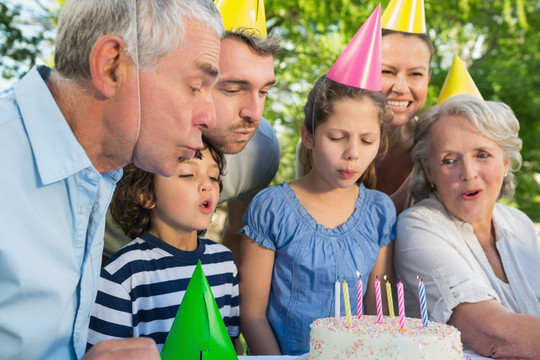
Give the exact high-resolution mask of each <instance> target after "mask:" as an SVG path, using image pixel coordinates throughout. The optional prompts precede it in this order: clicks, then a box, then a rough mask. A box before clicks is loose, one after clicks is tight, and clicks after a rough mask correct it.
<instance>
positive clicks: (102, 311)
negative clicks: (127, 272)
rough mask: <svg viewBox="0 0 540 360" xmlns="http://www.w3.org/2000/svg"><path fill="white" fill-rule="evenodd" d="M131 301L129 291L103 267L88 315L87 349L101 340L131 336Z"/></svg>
mask: <svg viewBox="0 0 540 360" xmlns="http://www.w3.org/2000/svg"><path fill="white" fill-rule="evenodd" d="M132 332H133V317H132V301H131V297H130V294H129V292H128V291H127V290H126V289H125V288H124V286H123V285H122V284H121V283H118V282H117V281H116V280H115V279H114V277H113V276H111V274H110V273H109V272H108V271H107V270H106V269H105V268H103V269H102V270H101V277H100V279H99V288H98V293H97V298H96V302H95V304H94V308H93V309H92V315H91V317H90V328H89V330H88V340H87V350H88V349H89V348H91V347H92V346H94V345H95V344H97V343H98V342H100V341H103V340H110V339H123V338H127V337H130V336H132Z"/></svg>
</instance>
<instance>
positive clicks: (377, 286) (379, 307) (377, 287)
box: [375, 276, 384, 324]
mask: <svg viewBox="0 0 540 360" xmlns="http://www.w3.org/2000/svg"><path fill="white" fill-rule="evenodd" d="M375 300H376V301H377V322H378V323H379V324H382V323H383V322H384V321H383V312H382V301H381V282H380V281H379V277H378V276H376V277H375Z"/></svg>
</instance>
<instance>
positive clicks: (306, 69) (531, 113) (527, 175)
mask: <svg viewBox="0 0 540 360" xmlns="http://www.w3.org/2000/svg"><path fill="white" fill-rule="evenodd" d="M46 1H47V0H34V2H35V3H37V4H38V8H41V9H44V10H48V16H44V15H34V16H33V17H31V19H27V20H22V19H21V14H22V13H23V12H22V11H21V9H20V8H17V7H13V6H10V7H8V6H6V5H4V3H3V2H2V4H0V69H2V72H3V74H2V76H3V77H4V78H7V77H19V76H20V75H22V73H24V72H26V71H27V70H28V69H29V68H30V66H32V65H33V63H34V59H35V58H36V57H38V56H40V55H41V53H42V49H41V47H40V46H41V45H43V43H44V42H46V39H47V36H48V35H47V32H48V31H49V29H51V27H54V24H56V18H57V12H58V10H57V8H59V5H61V4H62V3H63V0H57V1H55V7H54V9H55V10H50V9H47V7H45V6H44V5H41V2H43V3H45V2H46ZM389 1H390V0H383V1H382V4H381V5H382V9H383V10H384V9H385V8H386V6H387V5H388V3H389ZM48 3H52V1H51V0H49V1H48ZM378 3H379V2H378V1H374V0H265V7H266V16H267V23H268V26H269V30H270V31H274V32H276V33H278V34H279V35H280V36H281V37H282V38H283V50H282V51H281V52H280V54H279V55H278V56H277V58H276V74H277V79H278V84H277V85H276V86H275V88H274V89H272V90H271V91H270V95H269V98H268V101H267V106H266V110H265V117H267V118H268V119H269V120H270V122H272V124H273V126H274V129H275V130H276V132H277V133H278V136H279V140H280V144H281V147H282V159H281V165H280V169H279V172H278V174H277V176H276V178H275V180H274V183H280V182H282V181H288V180H292V179H294V178H295V174H294V171H295V148H296V144H297V140H298V136H299V134H300V126H301V123H302V121H303V106H304V103H305V99H306V97H307V93H308V92H309V90H310V88H311V86H312V84H313V83H314V82H315V80H316V79H317V78H318V77H320V76H321V75H323V74H325V73H326V72H327V71H328V70H329V69H330V67H331V65H332V64H333V63H334V61H335V60H336V59H337V57H338V56H339V54H340V53H341V51H342V50H343V49H344V48H345V46H346V45H347V43H348V42H349V40H350V39H351V38H352V37H353V36H354V34H355V33H356V31H357V30H358V28H359V27H360V26H361V25H362V24H363V22H364V21H365V20H366V18H367V17H368V16H369V14H371V12H372V11H373V10H374V9H375V7H376V6H377V4H378ZM25 11H26V9H25ZM425 14H426V25H427V27H428V32H429V34H430V37H431V39H432V40H433V42H434V46H435V48H436V54H435V56H434V58H433V61H432V76H431V83H430V88H429V93H428V101H427V103H426V106H430V105H432V104H434V103H435V102H436V99H437V97H438V94H439V91H440V88H441V86H442V84H443V82H444V79H445V77H446V74H447V71H448V68H449V67H450V64H451V61H452V58H453V55H454V54H458V55H459V56H460V58H461V59H462V60H463V61H464V62H465V63H466V65H467V66H468V68H469V72H470V74H471V76H472V77H473V79H474V80H475V82H476V84H477V86H478V88H479V89H480V92H481V93H482V95H483V96H484V98H485V99H489V100H500V101H503V102H505V103H507V104H508V105H509V106H510V107H511V108H512V109H513V110H514V111H515V113H516V116H517V117H518V119H519V120H520V123H521V131H520V136H521V138H522V139H523V150H522V155H523V160H524V161H523V166H522V169H521V171H520V172H519V173H518V174H517V177H518V187H517V193H516V197H515V199H514V202H512V204H513V205H514V206H517V207H519V208H520V209H522V210H523V211H525V212H526V213H527V214H528V215H529V216H530V217H531V218H533V219H534V220H535V221H537V222H538V221H540V187H539V183H538V181H537V180H536V179H535V176H536V177H539V176H540V175H539V174H540V150H539V148H538V146H537V144H539V143H540V118H539V117H537V116H536V114H539V113H540V92H539V89H540V76H538V74H539V73H540V53H539V52H538V49H539V48H540V46H539V45H540V44H539V43H540V37H539V36H538V33H539V25H538V24H540V3H539V2H538V1H534V0H530V1H527V0H446V1H439V0H425ZM47 17H48V18H49V19H50V20H49V21H47V20H48V19H47ZM28 24H38V25H39V26H41V27H42V29H41V32H40V31H38V33H37V35H28V34H25V32H23V31H21V30H20V29H21V26H24V25H28ZM6 59H10V61H11V62H9V61H6ZM6 64H9V65H6Z"/></svg>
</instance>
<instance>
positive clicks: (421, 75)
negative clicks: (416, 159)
mask: <svg viewBox="0 0 540 360" xmlns="http://www.w3.org/2000/svg"><path fill="white" fill-rule="evenodd" d="M430 59H431V50H430V48H429V47H428V44H427V43H426V42H425V41H424V40H422V39H420V38H419V37H417V36H405V35H401V34H389V35H386V36H384V37H383V38H382V90H383V92H384V94H385V96H386V99H387V100H388V105H389V106H390V108H391V109H392V111H393V113H394V118H393V119H392V124H393V125H404V124H406V123H407V122H408V121H409V120H410V119H412V118H413V117H415V116H416V115H417V114H418V113H419V112H420V111H421V110H422V108H423V107H424V104H425V103H426V97H427V92H428V84H429V78H430V72H429V61H430Z"/></svg>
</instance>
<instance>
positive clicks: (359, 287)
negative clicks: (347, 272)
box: [356, 270, 364, 319]
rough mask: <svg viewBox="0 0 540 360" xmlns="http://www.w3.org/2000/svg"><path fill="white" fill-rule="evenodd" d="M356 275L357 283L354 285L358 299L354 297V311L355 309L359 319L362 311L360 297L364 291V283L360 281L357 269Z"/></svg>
mask: <svg viewBox="0 0 540 360" xmlns="http://www.w3.org/2000/svg"><path fill="white" fill-rule="evenodd" d="M356 276H358V283H357V285H356V288H357V289H356V290H357V293H358V299H356V311H357V314H356V315H357V316H358V318H359V319H361V318H362V313H363V311H362V310H363V309H362V297H363V293H364V284H363V283H362V277H361V276H360V272H359V271H358V270H357V271H356Z"/></svg>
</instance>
